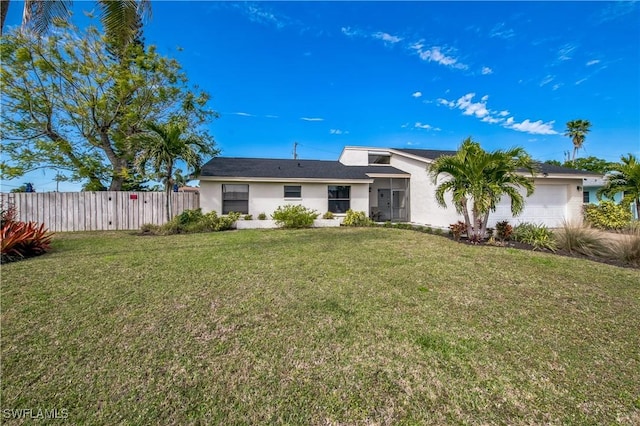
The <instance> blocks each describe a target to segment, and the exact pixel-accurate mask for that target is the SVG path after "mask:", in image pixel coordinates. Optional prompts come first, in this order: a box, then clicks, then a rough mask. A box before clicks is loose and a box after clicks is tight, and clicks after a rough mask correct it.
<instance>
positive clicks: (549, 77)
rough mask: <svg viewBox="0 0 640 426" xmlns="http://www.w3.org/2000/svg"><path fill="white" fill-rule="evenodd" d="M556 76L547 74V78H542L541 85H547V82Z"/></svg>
mask: <svg viewBox="0 0 640 426" xmlns="http://www.w3.org/2000/svg"><path fill="white" fill-rule="evenodd" d="M555 78H556V76H555V75H551V74H549V75H547V76H546V77H545V78H543V79H542V81H541V82H540V87H542V86H546V85H547V84H549V83H551V82H552V81H553V80H554V79H555Z"/></svg>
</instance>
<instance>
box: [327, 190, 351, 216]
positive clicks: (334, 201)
mask: <svg viewBox="0 0 640 426" xmlns="http://www.w3.org/2000/svg"><path fill="white" fill-rule="evenodd" d="M328 190H329V206H328V210H329V211H330V212H331V213H346V212H347V210H349V209H350V208H351V187H350V186H333V185H330V186H329V187H328Z"/></svg>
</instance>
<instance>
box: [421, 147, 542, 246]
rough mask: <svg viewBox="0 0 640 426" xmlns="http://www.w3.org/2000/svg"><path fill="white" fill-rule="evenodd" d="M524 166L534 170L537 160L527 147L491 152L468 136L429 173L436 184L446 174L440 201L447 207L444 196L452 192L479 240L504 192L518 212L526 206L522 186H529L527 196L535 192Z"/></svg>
mask: <svg viewBox="0 0 640 426" xmlns="http://www.w3.org/2000/svg"><path fill="white" fill-rule="evenodd" d="M521 169H524V170H526V171H527V172H529V173H530V174H531V176H533V174H534V163H533V161H532V159H531V157H530V156H529V155H528V154H527V153H526V152H525V151H524V149H522V148H511V149H509V150H497V151H494V152H487V151H485V150H483V149H482V148H481V147H480V144H479V143H477V142H474V141H473V140H472V139H471V138H467V139H466V140H464V141H463V142H462V145H461V146H460V148H459V149H458V152H457V153H456V154H455V155H451V156H443V157H440V158H438V159H437V160H436V161H435V162H434V163H433V164H432V165H431V166H430V170H429V173H430V174H431V176H432V178H433V182H434V183H436V184H437V183H438V180H439V178H440V177H441V176H444V177H445V179H443V180H442V182H441V183H440V184H439V185H438V187H437V188H436V200H437V201H438V204H440V205H441V206H442V207H446V201H445V199H444V196H445V193H447V192H451V193H452V195H453V204H454V206H455V208H456V211H457V212H458V213H460V214H462V215H463V216H464V221H465V225H466V227H467V235H468V236H469V238H470V239H471V240H473V241H479V240H481V239H482V238H483V237H484V235H485V233H486V229H487V222H488V220H489V213H490V212H491V211H495V210H496V206H497V204H498V202H499V201H500V198H501V197H502V196H503V195H507V196H508V197H509V198H510V199H511V212H512V213H513V215H514V216H515V215H518V214H520V213H521V212H522V210H523V209H524V198H523V197H522V195H521V194H520V193H519V192H518V187H522V188H524V189H525V190H526V192H527V197H528V196H530V195H531V194H533V190H534V185H533V179H532V178H530V177H527V176H524V175H522V174H521V173H520V172H519V170H521ZM469 204H471V211H469Z"/></svg>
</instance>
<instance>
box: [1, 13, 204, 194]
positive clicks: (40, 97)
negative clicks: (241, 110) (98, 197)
mask: <svg viewBox="0 0 640 426" xmlns="http://www.w3.org/2000/svg"><path fill="white" fill-rule="evenodd" d="M58 24H59V25H62V26H63V29H64V31H55V32H53V34H51V35H50V36H49V37H47V38H45V39H38V38H37V37H35V36H33V35H31V34H23V33H20V32H16V33H13V34H7V35H4V36H3V37H2V40H1V42H0V56H1V59H2V64H3V67H2V71H1V83H2V88H3V89H2V90H3V96H2V99H1V106H2V110H1V111H0V118H1V120H0V121H1V122H0V130H1V131H2V140H3V143H2V157H3V161H2V162H1V163H0V173H1V175H2V178H3V179H7V178H8V179H10V178H14V177H18V176H22V175H24V174H25V173H27V172H29V171H31V170H34V169H38V168H56V169H60V170H66V171H68V173H67V175H68V176H69V177H70V179H71V180H74V181H84V182H87V188H90V189H92V190H99V189H105V188H108V189H110V190H114V191H118V190H122V189H131V188H127V186H128V184H132V185H133V187H134V188H135V187H136V186H138V185H139V183H140V182H141V181H140V176H136V167H135V161H136V157H137V156H138V154H139V153H140V152H141V151H142V147H141V146H140V143H139V141H140V140H139V139H138V138H137V136H138V135H140V134H141V133H143V132H144V131H145V130H144V123H146V122H163V121H166V120H167V119H168V118H169V117H174V118H179V119H180V120H181V121H183V122H185V123H186V124H185V126H186V127H188V128H190V129H200V128H201V127H202V126H203V125H204V124H206V123H207V122H209V121H210V120H211V119H212V118H215V117H216V116H217V114H216V113H215V112H214V111H212V110H209V109H208V108H207V102H208V100H209V95H208V94H207V93H205V92H201V91H196V90H192V89H191V88H189V87H188V81H187V77H186V75H185V74H184V73H183V72H182V70H181V68H180V65H179V64H178V62H177V61H175V60H174V59H170V58H166V57H163V56H160V55H159V54H158V53H157V52H156V50H155V47H154V46H149V47H148V48H146V49H145V48H144V47H143V46H142V44H141V43H130V44H129V45H128V46H127V47H126V48H125V49H124V50H121V51H118V52H117V53H118V55H114V54H113V53H110V52H109V51H108V49H109V46H110V45H109V40H108V37H107V36H101V35H100V33H99V32H98V31H97V30H96V29H95V28H94V27H89V28H88V29H86V30H85V31H84V32H82V33H79V32H78V31H77V30H76V29H75V28H73V27H71V26H69V25H67V24H64V23H58ZM194 131H196V130H194ZM209 142H210V144H211V145H212V146H213V140H212V139H210V140H209Z"/></svg>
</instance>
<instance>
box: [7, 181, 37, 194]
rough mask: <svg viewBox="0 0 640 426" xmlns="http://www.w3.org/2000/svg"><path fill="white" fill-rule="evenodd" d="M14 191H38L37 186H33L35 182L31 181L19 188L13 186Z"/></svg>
mask: <svg viewBox="0 0 640 426" xmlns="http://www.w3.org/2000/svg"><path fill="white" fill-rule="evenodd" d="M9 192H12V193H20V192H36V190H35V188H34V187H33V184H32V183H30V182H27V183H23V184H22V185H20V186H19V187H17V188H13V189H12V190H11V191H9Z"/></svg>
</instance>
